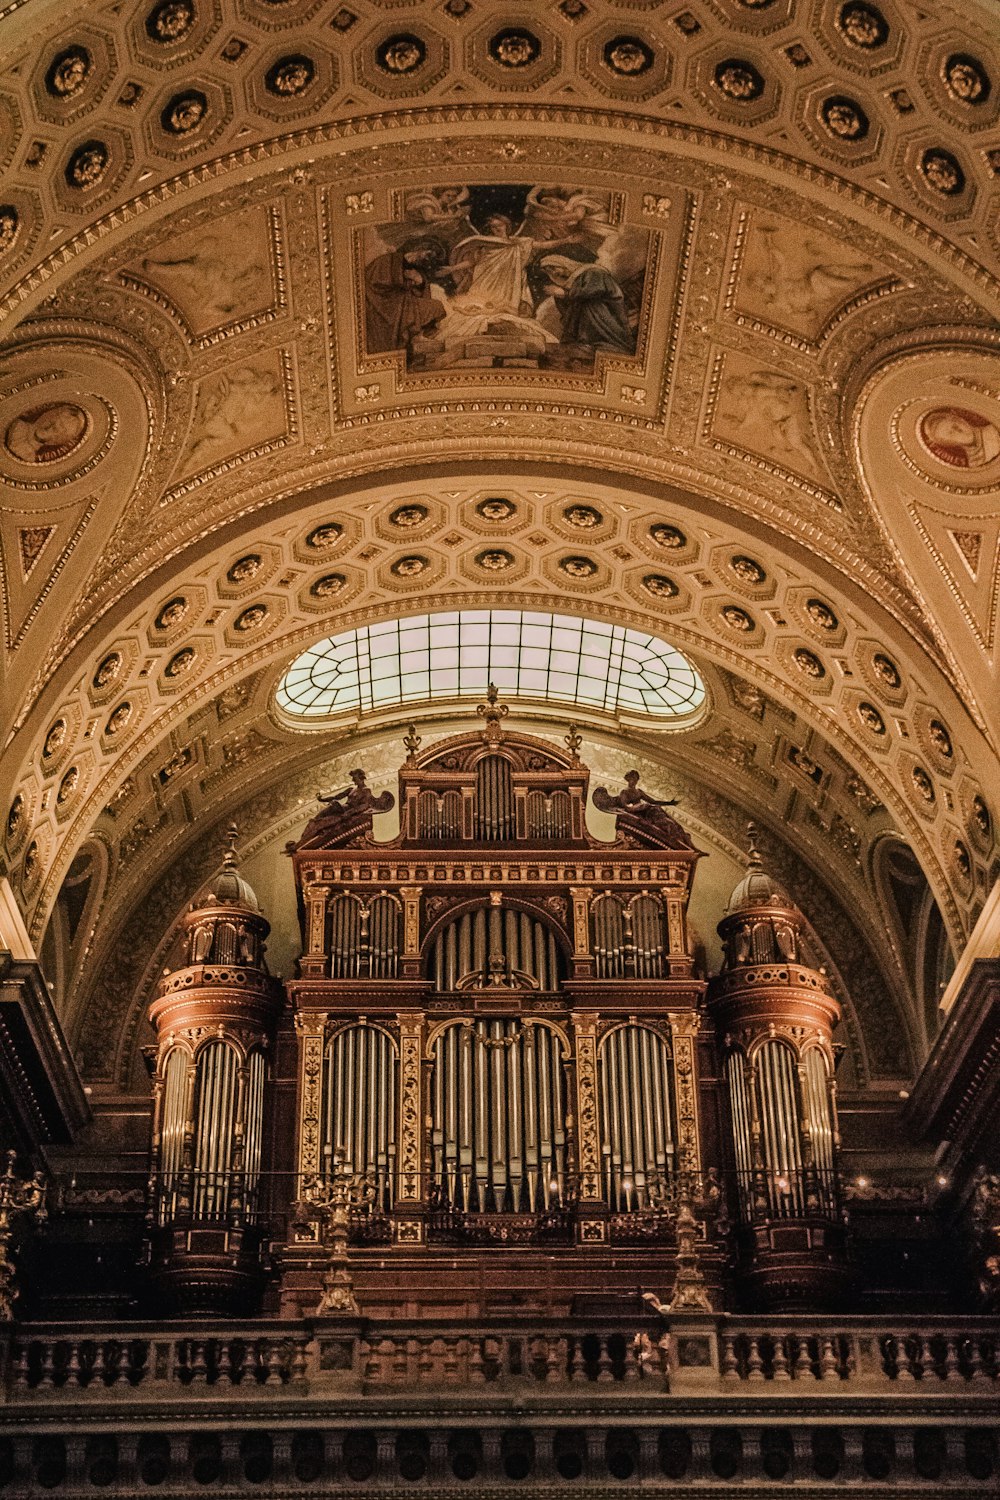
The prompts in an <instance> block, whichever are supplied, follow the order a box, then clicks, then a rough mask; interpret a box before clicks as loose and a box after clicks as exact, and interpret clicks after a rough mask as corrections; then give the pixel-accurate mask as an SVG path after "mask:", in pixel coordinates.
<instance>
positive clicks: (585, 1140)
mask: <svg viewBox="0 0 1000 1500" xmlns="http://www.w3.org/2000/svg"><path fill="white" fill-rule="evenodd" d="M506 720H507V709H506V707H505V705H503V704H501V703H499V702H498V701H497V698H496V694H495V691H493V690H491V692H490V695H489V698H488V700H487V702H486V703H484V704H483V705H481V706H480V708H479V710H478V717H477V719H476V720H475V722H474V723H473V724H472V725H471V726H470V728H469V729H468V731H467V732H465V733H462V734H459V735H455V736H452V737H450V738H446V739H443V740H439V741H437V742H436V743H431V744H429V745H428V746H427V747H426V748H422V746H421V742H420V741H419V740H418V739H417V737H416V735H415V734H414V733H413V731H412V730H411V733H410V735H409V736H408V738H407V740H406V741H405V744H406V749H407V757H406V760H405V763H404V764H403V765H402V767H401V769H400V772H399V786H398V797H399V817H400V831H399V833H398V834H397V835H396V836H395V837H394V838H391V839H388V840H384V841H383V840H380V839H377V838H376V837H375V834H374V824H373V818H374V816H375V815H376V814H378V813H381V812H385V811H386V810H387V809H388V808H389V807H390V806H391V804H392V800H393V799H392V796H390V795H387V794H386V793H385V792H382V793H380V794H379V795H378V796H376V795H375V794H374V793H373V791H372V790H371V789H370V788H369V787H368V785H367V781H366V778H365V775H364V772H363V771H360V770H359V771H356V772H354V773H353V774H352V785H351V786H350V787H349V788H348V789H347V790H346V791H344V792H337V793H334V794H332V795H330V796H327V797H325V798H323V799H321V805H320V810H319V811H318V812H317V814H316V816H315V817H313V818H312V820H311V821H310V822H309V823H308V825H307V826H306V828H305V830H304V832H303V834H302V836H301V838H300V839H299V840H298V842H297V844H296V845H294V846H291V847H290V851H289V852H290V856H291V858H290V865H291V876H292V878H294V882H295V889H296V893H297V897H298V905H299V915H300V922H301V931H302V953H301V957H300V960H299V964H298V974H297V976H296V977H295V978H293V979H291V980H289V981H287V982H286V983H285V984H284V985H281V984H280V983H279V982H278V981H277V980H275V979H274V978H273V977H271V976H270V975H269V973H268V972H267V967H266V960H265V957H264V942H265V938H266V936H267V930H268V928H267V922H266V920H265V918H264V916H263V914H262V913H261V911H260V910H259V906H258V903H257V899H256V896H255V895H254V893H253V891H252V890H251V889H250V887H249V886H248V885H247V884H246V882H245V881H244V880H243V879H242V878H241V877H240V875H239V873H238V870H237V868H236V857H235V854H234V853H233V852H232V849H230V851H229V852H227V854H226V856H225V861H224V864H223V868H222V870H221V871H220V873H219V875H218V876H217V877H216V878H215V880H214V881H213V882H211V886H212V889H211V890H210V891H209V892H207V893H206V895H205V896H204V897H203V898H201V899H199V901H198V902H196V903H195V904H194V906H193V907H192V909H191V911H189V912H188V914H187V915H186V917H185V919H184V923H183V928H184V931H183V935H182V945H183V951H182V953H181V955H180V956H181V959H182V960H183V961H182V962H181V963H180V965H179V966H178V967H177V968H176V969H174V970H173V971H172V972H170V973H169V974H167V975H166V976H165V977H164V979H163V980H162V981H161V983H160V986H159V991H158V994H157V998H156V1000H155V1001H154V1004H153V1006H152V1009H151V1019H152V1022H153V1025H154V1027H155V1028H156V1033H157V1048H156V1059H155V1067H154V1085H153V1087H154V1096H155V1098H154V1126H153V1142H152V1158H151V1173H150V1199H149V1213H148V1220H147V1237H148V1245H149V1267H150V1274H151V1276H152V1278H153V1280H154V1283H155V1285H156V1286H157V1288H158V1289H159V1293H160V1295H161V1297H162V1298H163V1300H164V1302H165V1303H166V1304H167V1305H169V1306H170V1307H171V1308H173V1309H174V1310H181V1311H194V1310H198V1309H201V1308H214V1309H216V1310H220V1311H234V1312H238V1311H247V1310H249V1309H252V1308H253V1307H260V1306H263V1307H264V1308H265V1310H267V1309H270V1310H272V1311H274V1312H280V1313H281V1314H282V1315H286V1316H288V1315H298V1314H299V1313H306V1314H308V1313H311V1312H313V1311H315V1309H316V1307H317V1304H318V1303H319V1300H320V1296H321V1291H322V1288H323V1287H324V1286H325V1285H326V1286H327V1292H323V1299H324V1301H323V1307H324V1310H325V1311H326V1312H328V1313H331V1314H332V1313H334V1312H337V1311H338V1310H339V1313H340V1314H341V1315H343V1314H344V1313H345V1312H349V1313H352V1315H354V1314H356V1313H357V1311H358V1310H360V1314H361V1315H362V1316H363V1315H366V1314H367V1315H370V1316H376V1315H377V1316H380V1317H391V1316H392V1315H393V1314H394V1313H398V1314H399V1315H406V1316H410V1317H412V1316H414V1315H421V1314H426V1315H427V1316H429V1317H433V1316H435V1315H438V1316H449V1317H454V1316H462V1315H468V1316H469V1317H477V1316H482V1315H484V1314H485V1313H486V1312H488V1311H490V1310H493V1311H496V1310H504V1311H506V1312H516V1311H517V1310H518V1309H524V1310H537V1309H544V1310H546V1311H549V1312H551V1311H555V1312H557V1313H558V1312H559V1311H565V1312H566V1313H567V1314H568V1313H569V1312H571V1311H572V1310H574V1309H576V1310H580V1309H581V1308H583V1309H586V1308H587V1307H594V1308H600V1307H605V1308H606V1307H613V1306H614V1305H619V1306H625V1305H629V1304H630V1303H635V1302H636V1299H637V1298H639V1297H640V1295H641V1293H642V1292H644V1291H655V1292H656V1293H657V1294H658V1296H659V1297H660V1298H661V1299H662V1300H663V1301H664V1302H666V1303H669V1302H670V1299H671V1296H678V1295H680V1293H681V1289H682V1287H684V1288H686V1289H687V1290H686V1291H685V1293H684V1295H690V1294H691V1288H692V1287H694V1288H695V1292H694V1294H693V1295H694V1301H695V1304H696V1305H701V1306H703V1307H705V1308H710V1307H715V1308H719V1309H721V1308H724V1307H740V1306H743V1307H752V1308H764V1309H768V1308H781V1309H783V1310H785V1311H798V1310H803V1309H807V1308H812V1307H816V1306H822V1305H827V1304H829V1305H836V1304H837V1303H838V1302H839V1301H841V1300H842V1298H843V1297H844V1295H845V1292H846V1290H847V1287H848V1268H847V1262H846V1259H845V1253H844V1240H843V1226H842V1218H841V1210H840V1203H839V1196H838V1186H837V1123H836V1099H835V1084H834V1061H835V1057H834V1049H833V1042H832V1036H833V1030H834V1028H835V1026H836V1024H837V1021H838V1019H839V1007H838V1004H837V1001H836V999H835V998H834V997H833V995H832V994H831V993H830V991H829V989H828V987H827V985H826V981H825V979H824V976H823V975H822V974H821V973H820V972H818V971H817V970H816V969H814V968H812V967H810V966H809V964H808V963H807V962H806V961H805V959H804V957H803V953H802V946H803V945H802V940H801V935H802V928H803V918H802V916H801V914H800V913H799V912H798V910H797V908H796V907H795V905H794V903H793V901H792V900H791V898H790V897H789V895H788V894H787V893H785V892H784V891H782V890H781V889H780V887H779V886H778V885H777V884H776V883H775V882H774V881H773V880H772V879H771V877H770V876H769V875H768V874H767V872H766V871H765V870H764V869H763V866H762V864H761V860H760V857H759V855H758V854H757V852H756V850H755V848H754V847H753V845H752V844H751V853H750V864H749V869H748V871H747V874H746V876H745V878H744V879H743V880H742V881H741V882H740V884H739V885H738V886H737V887H736V889H735V890H734V891H733V893H732V897H731V898H730V901H729V903H728V906H727V909H726V911H725V912H724V913H720V917H721V921H720V928H719V931H720V935H721V936H722V939H723V944H724V949H725V954H726V959H725V964H724V967H723V970H722V972H721V973H720V974H719V975H718V976H717V977H716V978H714V979H712V980H706V979H705V978H704V977H702V976H700V975H698V974H696V972H695V963H694V958H693V954H692V945H691V942H690V939H689V935H688V930H687V907H688V902H689V898H690V894H691V889H692V883H693V881H694V880H695V879H696V876H697V865H698V861H699V859H700V858H701V855H700V853H699V851H698V850H697V849H696V848H695V847H694V846H693V843H692V841H691V838H690V837H689V836H688V834H687V833H686V832H685V830H684V829H683V827H682V826H681V824H680V823H679V822H678V821H677V820H676V819H675V818H674V816H673V815H672V813H671V811H670V809H669V806H668V805H666V804H664V803H662V802H659V801H657V800H656V799H654V798H652V797H651V796H649V795H647V794H646V793H645V792H644V791H643V789H642V788H641V787H640V786H639V785H638V777H637V776H636V775H635V773H633V772H630V773H629V775H628V776H627V777H626V783H625V785H624V787H622V788H621V789H619V790H614V789H611V790H609V789H608V788H605V787H598V788H595V789H593V792H592V794H591V789H590V787H589V771H588V769H587V767H586V766H584V765H583V764H582V762H581V760H580V758H579V747H580V740H579V736H577V735H576V734H575V733H574V732H571V733H570V734H569V735H568V736H566V739H565V742H564V743H563V744H561V745H560V744H558V743H555V742H550V741H549V740H548V739H540V738H535V737H532V736H530V735H527V734H521V733H518V732H515V731H514V730H512V729H511V728H510V727H509V725H508V724H507V722H506ZM591 795H592V800H593V803H594V805H595V806H596V807H597V808H599V809H600V810H601V811H603V812H605V813H608V814H611V815H613V817H614V828H615V832H614V836H613V837H612V838H611V839H610V840H601V839H598V838H596V837H595V836H594V835H593V834H592V833H591V832H590V831H589V829H588V825H587V803H588V797H589V796H591ZM310 1204H312V1205H313V1206H314V1207H315V1205H316V1204H322V1205H323V1208H322V1212H320V1211H319V1210H318V1209H316V1210H315V1211H312V1210H311V1209H310ZM331 1226H332V1227H331ZM692 1226H694V1227H693V1228H692ZM331 1247H332V1248H331ZM331 1255H333V1256H334V1258H335V1259H336V1260H337V1279H339V1282H340V1284H341V1286H340V1291H341V1292H343V1288H344V1287H346V1286H349V1287H351V1288H353V1290H352V1291H350V1292H343V1295H342V1296H341V1297H340V1301H339V1303H338V1305H337V1306H336V1307H335V1306H334V1305H333V1302H331V1301H330V1298H329V1297H328V1295H327V1293H328V1292H329V1286H328V1285H327V1283H328V1282H329V1280H330V1274H331V1273H330V1263H331V1262H330V1257H331ZM338 1257H339V1259H338ZM682 1273H683V1274H682ZM324 1276H326V1277H327V1282H324ZM331 1284H332V1283H331ZM336 1300H337V1299H336V1298H334V1301H336ZM693 1305H694V1304H693Z"/></svg>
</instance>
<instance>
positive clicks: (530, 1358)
mask: <svg viewBox="0 0 1000 1500" xmlns="http://www.w3.org/2000/svg"><path fill="white" fill-rule="evenodd" d="M569 1385H575V1386H588V1385H591V1386H594V1387H595V1388H603V1389H604V1390H605V1391H606V1392H607V1393H613V1392H614V1391H615V1390H616V1389H621V1390H624V1389H627V1390H628V1392H629V1394H630V1397H635V1398H641V1397H643V1396H644V1395H655V1394H659V1395H662V1394H663V1393H664V1392H665V1391H671V1392H684V1393H685V1394H693V1395H702V1396H705V1397H708V1396H711V1395H713V1394H714V1395H716V1396H721V1395H724V1394H725V1393H726V1392H728V1391H731V1390H732V1389H733V1388H734V1387H746V1388H748V1389H751V1388H752V1389H753V1390H754V1391H755V1392H756V1393H757V1394H758V1395H760V1396H764V1397H766V1398H767V1399H780V1397H781V1396H782V1395H783V1394H788V1393H791V1392H793V1391H794V1392H796V1393H801V1391H802V1388H803V1385H806V1386H808V1387H809V1388H810V1390H811V1391H812V1392H813V1393H814V1394H816V1395H819V1396H833V1395H836V1394H838V1393H840V1394H842V1395H845V1396H848V1395H850V1394H852V1393H854V1392H857V1393H858V1394H859V1395H861V1394H863V1393H866V1392H870V1391H875V1390H877V1391H879V1392H881V1393H883V1394H884V1395H887V1396H892V1395H895V1396H896V1397H903V1396H906V1397H914V1398H920V1397H924V1396H927V1395H929V1394H933V1393H948V1394H954V1393H956V1392H957V1391H958V1390H962V1391H963V1392H964V1393H965V1394H966V1395H967V1396H969V1397H973V1398H974V1397H976V1396H977V1395H983V1396H990V1397H992V1399H994V1400H995V1399H996V1395H997V1391H998V1388H1000V1328H998V1326H997V1325H996V1324H995V1323H988V1322H985V1321H975V1320H971V1319H970V1320H954V1319H952V1320H943V1319H941V1320H936V1319H925V1320H923V1321H922V1322H921V1323H920V1324H919V1325H911V1324H908V1323H906V1322H904V1321H900V1322H898V1323H886V1322H884V1321H881V1320H869V1319H863V1318H844V1319H841V1320H839V1321H836V1322H827V1323H824V1322H822V1321H821V1320H818V1319H816V1318H806V1317H793V1318H788V1319H785V1320H782V1321H781V1322H777V1321H769V1322H767V1323H765V1322H764V1321H762V1320H755V1319H751V1318H744V1317H736V1316H729V1315H713V1314H706V1315H704V1316H702V1315H699V1314H693V1315H692V1314H688V1315H684V1316H679V1317H675V1318H668V1319H666V1320H663V1321H661V1320H659V1319H656V1318H653V1317H652V1316H651V1317H650V1318H649V1319H646V1320H642V1326H637V1321H636V1320H632V1321H627V1320H623V1321H619V1322H618V1323H608V1324H606V1326H604V1327H603V1328H598V1329H594V1328H590V1327H586V1326H581V1325H579V1324H577V1323H571V1324H569V1325H567V1324H565V1323H563V1324H556V1323H554V1322H550V1321H546V1320H538V1319H534V1320H530V1319H524V1320H517V1319H504V1320H497V1321H496V1322H494V1323H491V1325H490V1329H489V1332H485V1331H483V1329H482V1328H481V1327H480V1328H477V1329H471V1328H470V1327H469V1325H468V1324H467V1323H465V1324H463V1323H447V1322H430V1321H422V1322H415V1323H408V1322H392V1323H389V1322H382V1323H379V1324H372V1323H370V1322H369V1321H367V1320H365V1319H359V1320H354V1319H347V1320H337V1319H327V1320H321V1319H317V1320H314V1321H312V1322H309V1321H303V1322H284V1321H283V1322H278V1321H267V1320H263V1321H256V1322H253V1323H248V1324H245V1325H241V1324H228V1325H227V1324H222V1325H212V1324H205V1323H194V1322H192V1323H182V1322H177V1323H160V1324H157V1325H155V1326H152V1325H150V1326H144V1325H136V1324H126V1323H122V1324H116V1325H109V1326H108V1327H107V1328H106V1329H105V1330H104V1331H103V1333H97V1332H96V1331H95V1329H94V1327H93V1325H88V1326H86V1327H82V1326H77V1325H74V1324H34V1325H32V1324H23V1325H20V1326H18V1327H15V1329H14V1330H13V1332H12V1333H11V1335H10V1336H9V1339H8V1345H7V1357H6V1372H5V1378H4V1384H3V1400H4V1401H5V1403H6V1404H7V1405H8V1406H9V1407H10V1406H14V1407H17V1406H22V1405H30V1404H31V1403H33V1402H37V1401H42V1400H48V1401H52V1400H56V1399H58V1400H59V1401H61V1402H67V1401H76V1400H80V1401H81V1402H83V1401H87V1400H88V1399H92V1398H95V1397H96V1398H100V1399H104V1398H105V1397H106V1396H107V1394H108V1393H109V1392H114V1393H115V1397H116V1399H121V1400H123V1401H127V1400H128V1399H129V1398H137V1399H148V1398H150V1397H152V1396H155V1397H156V1398H159V1397H160V1396H161V1395H164V1396H168V1397H169V1396H173V1397H177V1398H183V1397H184V1396H185V1395H186V1394H187V1393H189V1392H190V1393H192V1394H193V1393H194V1388H197V1387H211V1388H212V1390H213V1393H214V1395H215V1396H216V1397H219V1398H222V1399H225V1398H226V1396H227V1395H230V1394H231V1395H232V1396H234V1397H238V1399H239V1400H243V1399H245V1398H246V1397H247V1396H250V1395H252V1393H253V1392H254V1391H258V1390H259V1391H261V1392H266V1393H267V1395H268V1396H269V1397H271V1396H273V1395H274V1394H275V1393H280V1392H281V1391H288V1392H292V1393H294V1394H295V1395H296V1397H298V1398H301V1397H302V1396H303V1395H304V1394H306V1393H308V1392H310V1391H316V1392H317V1393H325V1394H330V1393H333V1392H341V1393H343V1394H345V1395H346V1394H348V1393H354V1394H355V1395H357V1396H364V1394H365V1393H367V1392H369V1391H370V1392H372V1393H373V1394H374V1393H377V1392H383V1391H385V1390H387V1389H391V1388H396V1389H399V1390H401V1391H403V1390H414V1389H419V1388H421V1387H424V1388H427V1389H428V1391H430V1390H433V1389H434V1388H436V1387H442V1386H452V1387H463V1388H464V1387H467V1388H469V1389H470V1390H474V1389H475V1390H479V1389H481V1388H482V1387H494V1388H496V1389H498V1390H507V1389H513V1388H530V1389H533V1390H535V1391H536V1392H539V1393H541V1392H553V1393H556V1392H558V1391H559V1390H560V1389H561V1388H563V1387H566V1386H569Z"/></svg>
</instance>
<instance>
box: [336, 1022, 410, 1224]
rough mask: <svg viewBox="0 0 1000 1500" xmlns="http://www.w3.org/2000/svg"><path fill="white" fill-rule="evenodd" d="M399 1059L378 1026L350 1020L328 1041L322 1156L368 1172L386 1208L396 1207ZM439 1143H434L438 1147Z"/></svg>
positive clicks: (379, 1202)
mask: <svg viewBox="0 0 1000 1500" xmlns="http://www.w3.org/2000/svg"><path fill="white" fill-rule="evenodd" d="M398 1072H399V1068H398V1061H397V1057H396V1050H395V1047H394V1046H393V1043H392V1040H391V1039H390V1038H389V1037H388V1036H387V1035H386V1033H385V1032H384V1031H381V1030H379V1029H378V1027H375V1026H367V1025H357V1026H348V1027H346V1028H345V1029H344V1030H342V1031H338V1032H337V1033H336V1034H335V1035H334V1036H333V1037H332V1038H331V1039H330V1041H329V1042H328V1043H327V1046H326V1054H325V1064H324V1082H323V1159H324V1161H325V1162H326V1164H327V1170H329V1169H330V1164H331V1163H332V1162H333V1161H334V1160H335V1159H336V1160H337V1161H339V1162H340V1164H341V1166H340V1170H342V1171H343V1172H344V1173H345V1174H346V1175H348V1176H351V1175H353V1174H355V1173H357V1174H358V1175H360V1176H363V1177H366V1178H367V1179H368V1181H369V1182H370V1183H371V1184H372V1186H373V1187H374V1189H375V1200H374V1201H375V1204H376V1206H377V1207H378V1208H379V1209H381V1211H382V1212H384V1213H385V1212H388V1211H389V1209H390V1208H391V1207H392V1201H393V1196H394V1180H393V1179H394V1175H395V1162H396V1098H397V1089H398ZM436 1149H437V1147H436V1143H435V1150H436Z"/></svg>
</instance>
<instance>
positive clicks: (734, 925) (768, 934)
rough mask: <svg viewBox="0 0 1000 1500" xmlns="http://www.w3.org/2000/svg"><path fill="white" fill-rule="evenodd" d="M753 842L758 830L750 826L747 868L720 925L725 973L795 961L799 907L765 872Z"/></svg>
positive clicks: (799, 918)
mask: <svg viewBox="0 0 1000 1500" xmlns="http://www.w3.org/2000/svg"><path fill="white" fill-rule="evenodd" d="M756 839H757V830H756V828H755V827H754V825H753V823H749V824H748V825H747V843H748V847H749V852H750V864H749V867H748V869H747V872H746V874H745V875H744V876H743V879H742V880H741V881H739V882H738V884H737V885H736V887H735V888H734V890H733V893H732V895H731V896H730V898H729V905H728V906H727V907H726V914H725V916H724V917H723V918H722V921H721V922H720V923H719V928H718V930H719V936H720V937H721V938H722V940H723V946H724V948H725V953H726V968H727V969H738V968H742V967H744V966H745V965H747V964H766V963H787V962H789V961H790V960H793V959H796V958H797V957H798V945H799V929H800V927H801V922H802V919H801V917H800V915H799V910H798V907H797V906H796V905H795V902H794V901H793V900H792V898H791V896H789V895H788V893H787V891H785V890H784V889H783V888H782V887H781V886H780V885H779V884H778V882H777V881H776V880H775V879H774V877H773V876H771V875H769V874H768V872H767V871H766V870H765V869H764V862H763V860H762V859H761V857H760V851H759V849H758V848H757V843H756Z"/></svg>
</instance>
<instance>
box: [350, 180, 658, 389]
mask: <svg viewBox="0 0 1000 1500" xmlns="http://www.w3.org/2000/svg"><path fill="white" fill-rule="evenodd" d="M363 243H364V252H365V264H364V283H365V319H366V340H365V346H366V351H367V353H368V354H373V353H389V352H392V351H395V350H401V351H402V352H403V353H404V354H405V356H406V363H407V367H408V369H409V370H410V371H411V372H422V371H431V370H447V369H459V368H465V369H490V368H504V367H510V368H516V369H521V370H531V369H552V368H556V369H558V368H564V369H572V370H582V371H589V370H593V368H594V364H595V360H596V357H597V355H598V354H617V355H632V354H634V353H635V351H636V346H637V340H638V331H639V323H640V319H641V316H642V309H643V299H644V292H645V285H646V269H647V260H648V256H649V249H650V243H651V236H650V232H649V230H647V229H645V228H639V227H634V226H631V225H625V226H622V225H619V224H618V223H617V209H616V199H615V197H614V195H613V194H612V193H608V192H603V193H602V192H590V191H584V190H581V189H580V188H576V187H568V186H561V185H549V186H546V185H536V186H533V187H528V186H512V185H507V184H498V183H494V184H481V185H475V184H461V185H459V184H455V185H451V186H448V185H445V186H436V187H431V188H423V187H421V188H414V189H413V190H412V191H411V192H409V193H407V194H406V195H405V198H404V202H403V217H402V218H401V219H400V220H399V221H397V222H394V223H390V224H382V225H379V226H378V227H377V228H370V229H368V230H366V231H364V240H363ZM414 247H416V248H418V249H419V251H420V253H421V255H422V261H421V264H420V266H419V267H417V270H418V271H419V278H420V279H419V284H417V278H416V277H415V276H414V277H411V278H410V280H411V282H412V285H404V284H403V279H405V278H404V273H405V270H406V267H405V266H403V265H402V263H401V258H402V259H405V256H406V255H407V253H411V254H412V253H413V251H414ZM435 247H436V248H435ZM396 271H398V275H394V274H390V273H395V272H396ZM397 281H398V282H399V286H398V290H397V286H396V283H397ZM393 297H395V301H393V302H392V305H391V306H390V300H391V299H392V298H393ZM387 299H388V300H387ZM407 299H408V300H407ZM396 302H399V304H400V309H399V310H401V312H403V313H406V315H405V316H402V315H400V316H397V315H396V313H397V311H398V310H397V308H396ZM404 302H405V307H404V306H403V303H404ZM390 314H391V315H390Z"/></svg>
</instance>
